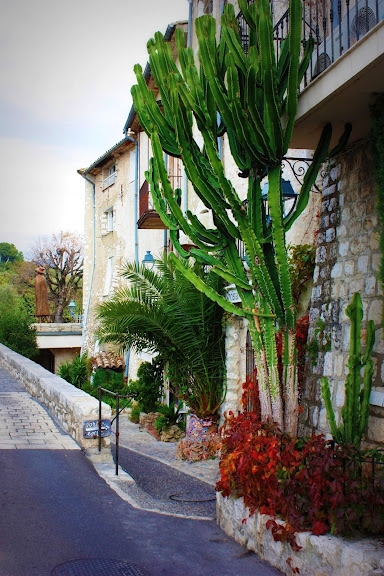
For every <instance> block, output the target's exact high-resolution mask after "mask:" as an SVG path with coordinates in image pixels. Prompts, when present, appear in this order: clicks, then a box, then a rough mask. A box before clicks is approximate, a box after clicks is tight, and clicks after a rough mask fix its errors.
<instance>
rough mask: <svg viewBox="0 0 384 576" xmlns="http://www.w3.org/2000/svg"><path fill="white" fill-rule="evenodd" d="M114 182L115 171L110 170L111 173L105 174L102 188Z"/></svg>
mask: <svg viewBox="0 0 384 576" xmlns="http://www.w3.org/2000/svg"><path fill="white" fill-rule="evenodd" d="M115 182H116V172H112V173H111V174H109V176H107V178H104V180H103V190H106V189H107V188H109V187H110V186H112V184H114V183H115Z"/></svg>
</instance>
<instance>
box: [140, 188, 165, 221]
mask: <svg viewBox="0 0 384 576" xmlns="http://www.w3.org/2000/svg"><path fill="white" fill-rule="evenodd" d="M137 227H138V228H139V230H166V229H167V227H166V226H165V224H164V223H163V221H162V220H161V218H160V216H159V214H158V213H157V212H156V210H154V209H153V207H152V206H151V205H150V198H149V185H148V182H147V181H145V182H144V184H143V185H142V187H141V188H140V192H139V220H138V221H137Z"/></svg>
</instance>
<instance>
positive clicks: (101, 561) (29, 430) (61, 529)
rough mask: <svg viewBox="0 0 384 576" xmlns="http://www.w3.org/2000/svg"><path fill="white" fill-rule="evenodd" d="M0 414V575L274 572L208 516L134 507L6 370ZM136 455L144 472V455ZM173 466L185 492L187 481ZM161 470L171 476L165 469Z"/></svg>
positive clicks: (270, 575) (257, 575)
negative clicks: (189, 515)
mask: <svg viewBox="0 0 384 576" xmlns="http://www.w3.org/2000/svg"><path fill="white" fill-rule="evenodd" d="M0 412H1V421H0V467H1V472H2V473H1V488H2V489H1V495H0V502H1V510H2V514H1V520H0V538H1V544H0V576H51V575H53V576H63V575H76V576H82V575H83V574H84V575H85V574H86V575H91V576H98V575H100V576H112V575H114V574H117V575H119V574H122V575H124V574H126V575H128V574H136V575H138V576H180V575H183V576H203V575H204V576H251V575H252V576H274V575H278V574H279V572H278V571H277V570H275V569H274V568H272V567H270V566H269V565H267V564H265V563H264V562H262V561H260V559H259V558H258V557H257V556H256V555H255V554H253V553H252V552H248V551H247V550H245V549H244V548H242V547H241V546H240V545H238V544H237V543H236V542H234V541H233V540H232V539H230V538H229V537H228V536H226V535H225V534H224V532H222V530H221V529H220V528H219V527H218V526H217V525H216V523H215V521H214V520H192V519H189V518H183V517H180V516H172V515H169V514H167V513H163V514H159V513H156V512H147V511H145V510H142V509H140V508H136V507H132V506H131V505H130V504H129V503H128V502H126V501H125V500H123V499H122V498H120V497H119V496H118V495H117V494H116V493H115V492H114V491H113V490H112V489H111V488H110V487H109V486H108V485H107V483H106V482H105V481H104V480H103V479H102V478H100V477H99V475H98V474H97V473H96V471H95V468H94V467H93V465H92V464H91V462H90V461H89V460H88V459H87V458H86V456H85V454H84V452H83V451H81V450H80V449H79V448H78V446H77V445H76V444H75V443H74V442H73V441H72V440H71V439H70V438H69V436H67V435H66V434H65V433H63V431H62V430H60V429H59V428H58V427H57V426H56V424H55V423H54V422H53V420H52V419H51V418H50V416H49V415H48V414H47V412H46V410H45V409H44V408H43V407H42V406H40V405H39V404H38V403H37V402H35V401H34V400H33V399H32V398H31V397H30V396H29V394H28V393H27V392H26V391H25V390H24V388H22V386H21V385H20V384H19V383H18V382H17V380H15V379H14V378H13V377H11V376H10V375H9V373H8V372H7V371H5V370H4V369H0ZM142 458H144V460H140V463H139V466H140V470H141V473H143V468H144V465H145V459H146V458H148V457H145V456H142ZM136 466H138V465H137V464H136ZM153 466H154V464H153V462H149V465H148V471H151V473H152V474H159V473H160V472H159V469H157V470H155V469H154V468H153ZM126 467H127V468H129V461H128V459H127V462H126ZM167 468H169V467H167ZM128 472H129V470H128ZM136 473H137V472H136ZM175 473H177V474H178V475H179V474H182V476H183V483H184V484H183V490H188V484H187V483H188V478H190V480H191V481H193V479H192V478H191V477H188V475H185V474H183V473H182V472H180V471H177V470H175ZM167 474H168V476H169V478H168V481H169V482H171V481H172V482H173V480H171V474H172V469H171V468H170V469H169V470H167ZM152 484H153V482H152ZM144 488H145V486H142V488H141V490H144ZM171 489H172V490H173V489H174V485H172V486H171ZM168 491H169V490H165V492H168ZM150 497H151V498H155V499H156V498H157V499H159V498H160V500H161V498H162V496H161V494H156V493H153V494H152V495H150ZM96 559H97V560H96ZM75 561H77V562H75ZM117 561H120V563H121V565H120V566H121V568H118V567H117V566H118V562H117ZM66 563H68V564H66ZM92 566H93V567H92ZM108 566H109V567H108ZM124 567H125V568H124Z"/></svg>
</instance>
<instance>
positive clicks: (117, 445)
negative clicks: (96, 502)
mask: <svg viewBox="0 0 384 576" xmlns="http://www.w3.org/2000/svg"><path fill="white" fill-rule="evenodd" d="M119 400H120V396H119V394H116V476H118V475H119V435H120V430H119V415H120V402H119Z"/></svg>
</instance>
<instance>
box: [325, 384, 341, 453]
mask: <svg viewBox="0 0 384 576" xmlns="http://www.w3.org/2000/svg"><path fill="white" fill-rule="evenodd" d="M321 395H322V397H323V402H324V406H325V411H326V413H327V418H328V423H329V427H330V429H331V434H332V436H333V439H334V440H335V441H336V442H341V440H342V434H341V431H340V429H339V428H338V426H337V424H336V418H335V413H334V411H333V407H332V399H331V389H330V387H329V381H328V378H326V377H325V376H323V377H322V378H321Z"/></svg>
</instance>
